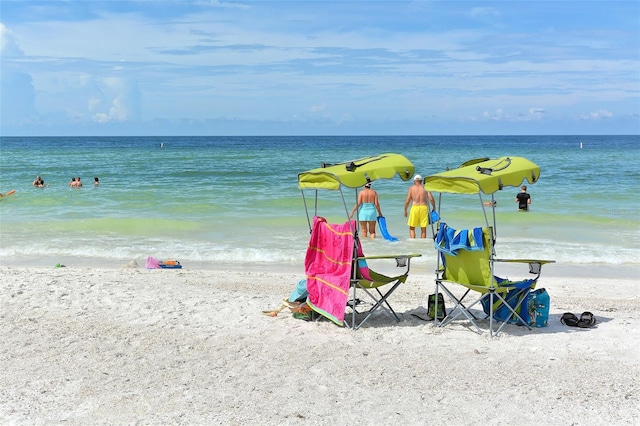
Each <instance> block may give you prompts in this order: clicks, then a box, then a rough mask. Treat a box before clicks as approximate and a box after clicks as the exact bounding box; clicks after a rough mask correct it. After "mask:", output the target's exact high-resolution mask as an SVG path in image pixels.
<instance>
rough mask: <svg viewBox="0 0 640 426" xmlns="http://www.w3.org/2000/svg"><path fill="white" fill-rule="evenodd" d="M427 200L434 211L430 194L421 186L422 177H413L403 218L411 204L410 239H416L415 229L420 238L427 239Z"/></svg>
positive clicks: (434, 201)
mask: <svg viewBox="0 0 640 426" xmlns="http://www.w3.org/2000/svg"><path fill="white" fill-rule="evenodd" d="M427 198H428V199H429V202H431V205H432V206H433V210H435V209H436V200H434V198H433V196H432V195H431V193H430V192H427V191H425V190H424V187H423V186H422V176H420V175H415V177H414V178H413V185H412V186H411V187H410V188H409V191H408V193H407V200H406V201H405V202H404V217H407V209H408V208H409V204H411V212H410V214H409V220H407V225H409V236H410V237H411V238H415V237H416V227H418V226H419V227H420V237H421V238H427V225H428V224H429V209H428V206H427Z"/></svg>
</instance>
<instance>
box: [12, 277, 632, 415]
mask: <svg viewBox="0 0 640 426" xmlns="http://www.w3.org/2000/svg"><path fill="white" fill-rule="evenodd" d="M300 278H301V274H293V273H260V272H255V271H254V272H235V271H208V270H188V269H182V270H146V269H144V268H138V269H91V268H73V267H67V268H58V269H56V268H33V267H29V268H22V267H7V266H4V267H0V285H1V287H0V288H1V291H2V294H1V296H0V297H1V300H2V302H1V303H2V305H1V306H2V308H1V311H0V330H1V331H0V332H1V333H2V334H1V336H0V338H1V341H2V349H1V351H0V423H1V424H19V425H52V424H65V425H88V424H142V425H160V424H162V425H165V424H171V425H173V424H179V425H210V424H224V425H227V424H228V425H249V424H267V425H276V424H300V425H303V424H304V425H311V424H332V425H346V424H356V423H362V424H438V425H439V424H450V425H462V424H476V425H477V424H481V425H484V424H501V425H513V424H520V423H526V424H550V425H595V424H607V425H624V424H629V425H630V424H638V419H639V418H640V408H639V407H640V401H639V399H640V396H639V391H640V310H639V308H640V297H639V296H640V285H639V283H638V281H637V280H635V279H626V280H625V279H593V278H589V279H581V278H567V277H553V276H550V275H548V274H547V275H543V278H541V280H540V284H539V287H545V288H547V290H548V291H549V293H550V295H551V300H552V308H551V318H550V320H549V326H548V327H546V328H542V329H534V330H533V331H527V330H526V329H523V328H522V327H516V326H511V325H508V326H506V327H505V329H504V331H503V332H502V333H501V334H500V335H498V336H497V337H494V338H493V339H489V336H488V333H484V334H482V335H478V334H476V333H474V332H472V331H470V330H469V329H467V328H466V327H465V326H464V325H463V324H462V323H456V324H453V325H452V326H449V327H446V328H444V329H442V328H438V329H434V328H433V325H432V323H429V322H423V321H420V320H418V319H416V318H414V317H412V316H411V315H410V314H411V313H412V312H418V313H424V312H425V306H426V297H427V295H428V294H429V293H433V277H432V276H430V275H411V276H410V278H409V281H408V282H407V284H405V285H404V286H402V287H400V289H399V290H398V291H397V292H396V294H395V295H394V297H393V299H392V301H393V302H394V307H395V308H396V310H397V311H398V312H399V313H401V314H402V317H403V321H402V322H401V323H400V324H397V323H396V322H395V321H394V320H393V319H392V318H391V317H388V316H387V315H386V314H384V313H381V314H379V315H377V316H376V317H375V318H374V319H373V320H372V321H371V322H370V323H368V324H366V325H365V326H364V327H363V328H361V329H360V330H358V331H355V332H354V331H350V330H347V329H344V328H340V327H337V326H335V325H334V324H332V323H329V322H327V321H320V322H305V321H301V320H296V319H294V318H292V317H291V315H290V314H288V313H287V312H282V313H281V314H280V315H279V316H277V317H275V318H271V317H267V316H264V315H262V314H261V311H262V310H263V309H268V308H276V307H277V306H278V305H279V301H280V300H281V299H282V298H284V297H286V296H287V295H288V294H289V293H290V291H291V290H292V289H293V287H294V285H295V283H296V282H297V281H298V279H300ZM586 310H589V311H592V312H593V313H594V314H595V315H596V317H597V319H598V324H597V326H596V327H595V328H593V329H577V328H570V327H567V326H564V325H562V324H560V321H559V318H560V316H561V314H562V313H563V312H567V311H570V312H574V313H576V314H578V315H579V314H580V313H581V312H582V311H586Z"/></svg>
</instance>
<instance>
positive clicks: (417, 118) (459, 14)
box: [0, 0, 640, 136]
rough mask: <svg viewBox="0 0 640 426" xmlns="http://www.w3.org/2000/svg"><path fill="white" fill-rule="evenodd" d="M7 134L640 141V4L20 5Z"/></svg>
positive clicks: (5, 6)
mask: <svg viewBox="0 0 640 426" xmlns="http://www.w3.org/2000/svg"><path fill="white" fill-rule="evenodd" d="M0 31H1V49H2V50H1V54H2V56H1V58H2V63H1V69H0V77H1V80H2V85H1V92H0V97H1V101H2V103H1V110H0V134H1V135H3V136H9V135H19V136H23V135H24V136H29V135H374V134H375V135H389V134H393V135H473V134H477V135H491V134H501V135H504V134H507V135H509V134H513V135H517V134H581V135H582V134H638V133H640V2H637V1H621V2H620V1H562V0H554V1H549V2H546V1H497V2H465V1H415V2H409V1H407V2H405V1H389V2H383V1H351V2H346V1H327V0H325V1H274V2H269V1H237V2H235V1H206V0H200V1H169V0H166V1H120V0H118V1H92V0H91V1H90V0H88V1H51V0H49V1H40V2H36V1H11V0H9V1H7V0H2V2H1V3H0Z"/></svg>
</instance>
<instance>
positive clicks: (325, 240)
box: [304, 216, 355, 325]
mask: <svg viewBox="0 0 640 426" xmlns="http://www.w3.org/2000/svg"><path fill="white" fill-rule="evenodd" d="M352 229H355V221H352V222H345V223H344V224H342V225H336V224H329V223H327V221H326V219H325V218H322V217H317V216H316V217H314V219H313V230H312V232H311V238H310V239H309V247H308V248H307V255H306V257H305V260H304V266H305V273H306V276H307V291H308V292H309V297H308V298H307V302H308V303H309V306H311V308H313V310H314V311H316V312H318V313H320V314H321V315H324V316H325V317H327V318H329V319H330V320H331V321H333V322H335V323H336V324H338V325H343V320H344V312H345V309H346V306H347V299H348V297H349V285H350V279H351V264H352V260H353V232H352Z"/></svg>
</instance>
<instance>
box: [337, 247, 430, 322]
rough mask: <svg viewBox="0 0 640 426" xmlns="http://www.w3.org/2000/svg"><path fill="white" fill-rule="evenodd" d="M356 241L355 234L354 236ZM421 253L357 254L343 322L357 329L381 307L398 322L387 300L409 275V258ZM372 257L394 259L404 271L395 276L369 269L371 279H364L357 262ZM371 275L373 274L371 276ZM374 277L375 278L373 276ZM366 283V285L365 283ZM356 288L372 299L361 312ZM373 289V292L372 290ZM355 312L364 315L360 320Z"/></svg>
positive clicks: (397, 265) (418, 255) (371, 258)
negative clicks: (348, 311)
mask: <svg viewBox="0 0 640 426" xmlns="http://www.w3.org/2000/svg"><path fill="white" fill-rule="evenodd" d="M355 238H356V239H354V241H357V235H356V236H355ZM354 246H356V247H355V248H356V253H357V242H356V243H354ZM420 256H422V255H421V254H409V255H385V256H357V257H355V258H354V259H355V260H356V261H355V262H353V267H352V277H351V296H350V299H349V300H348V301H347V307H348V308H351V315H345V319H344V324H345V326H346V327H347V328H350V329H353V330H357V329H359V328H360V327H362V325H363V324H364V323H365V322H366V321H367V320H368V319H369V318H370V317H371V316H372V315H373V314H374V313H375V312H376V311H377V310H378V309H382V310H384V311H385V312H387V313H388V314H390V315H392V316H393V318H395V320H396V322H398V323H399V322H400V317H399V316H398V314H396V312H395V311H394V310H393V308H392V307H391V305H390V304H389V302H388V300H387V299H388V298H389V296H391V294H392V293H393V292H394V291H395V290H396V289H397V288H398V287H399V286H400V284H404V283H405V282H406V280H407V278H408V276H409V271H410V270H411V259H412V258H414V257H420ZM373 259H395V261H396V267H397V268H405V270H404V273H403V274H401V275H397V276H395V277H387V276H386V275H382V274H379V273H377V272H375V271H372V270H369V274H370V275H369V276H370V278H372V279H373V280H369V279H366V278H364V277H363V276H362V274H361V273H360V268H359V263H360V261H366V260H373ZM372 275H373V276H372ZM374 277H375V278H374ZM367 283H368V285H367ZM387 285H391V288H389V289H388V290H387V291H386V292H384V293H383V292H381V291H380V287H382V286H387ZM358 290H361V291H363V292H364V293H365V294H367V295H368V297H369V298H370V299H371V300H373V302H374V304H373V306H372V307H371V308H370V309H369V310H367V311H363V312H358V310H357V305H358V304H359V302H360V301H359V299H358ZM372 290H375V293H376V294H377V297H376V294H374V292H372ZM357 314H365V317H364V318H362V319H361V320H359V321H358V320H357V319H356V315H357ZM349 316H350V317H351V320H350V321H349V320H347V318H348V317H349Z"/></svg>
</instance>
